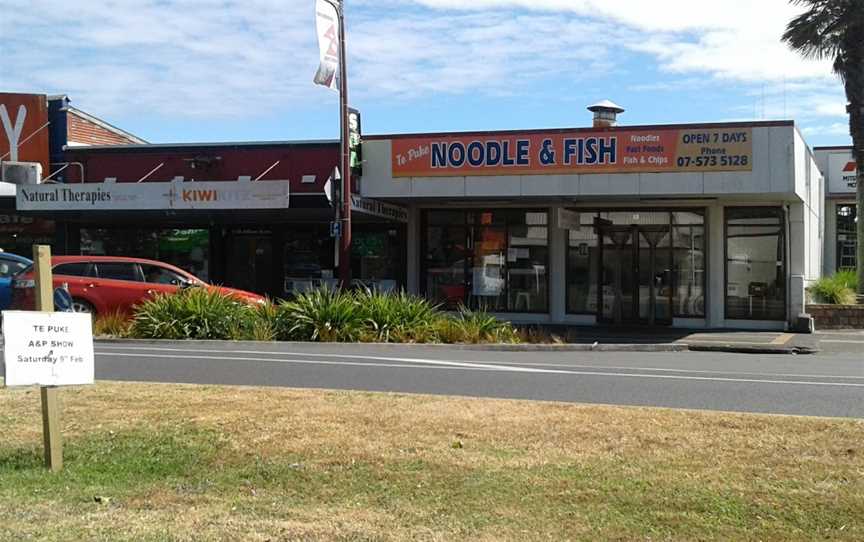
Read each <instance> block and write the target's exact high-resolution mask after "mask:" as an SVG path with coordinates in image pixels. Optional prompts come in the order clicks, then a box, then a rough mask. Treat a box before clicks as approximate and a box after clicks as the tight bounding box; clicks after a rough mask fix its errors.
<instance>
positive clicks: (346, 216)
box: [336, 0, 351, 288]
mask: <svg viewBox="0 0 864 542" xmlns="http://www.w3.org/2000/svg"><path fill="white" fill-rule="evenodd" d="M338 5H339V7H338V9H337V10H336V11H337V12H338V13H339V130H340V134H341V135H340V138H341V159H340V164H341V165H340V166H339V169H340V173H341V175H342V236H341V237H340V238H339V279H340V280H341V281H342V287H343V288H346V287H348V286H349V285H350V284H351V163H350V161H351V157H350V153H351V151H350V149H349V146H348V145H349V142H348V69H347V55H346V54H345V49H346V48H345V2H344V0H342V1H341V2H339V4H338Z"/></svg>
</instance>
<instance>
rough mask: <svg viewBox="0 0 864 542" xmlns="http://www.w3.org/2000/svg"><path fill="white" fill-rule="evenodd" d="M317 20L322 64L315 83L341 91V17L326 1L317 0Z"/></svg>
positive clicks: (316, 74)
mask: <svg viewBox="0 0 864 542" xmlns="http://www.w3.org/2000/svg"><path fill="white" fill-rule="evenodd" d="M315 20H316V24H317V27H318V49H319V50H320V54H321V63H320V65H319V66H318V72H317V73H315V79H314V81H315V83H316V84H318V85H321V86H323V87H327V88H329V89H331V90H336V91H338V90H339V16H338V14H337V13H336V8H335V7H333V5H332V4H330V3H329V2H327V1H326V0H316V2H315Z"/></svg>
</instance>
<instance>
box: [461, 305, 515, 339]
mask: <svg viewBox="0 0 864 542" xmlns="http://www.w3.org/2000/svg"><path fill="white" fill-rule="evenodd" d="M453 323H454V325H455V327H456V329H457V330H458V331H457V332H456V333H457V334H461V336H462V341H461V342H468V343H486V342H496V343H518V342H519V340H520V339H519V335H518V333H517V332H516V330H515V329H513V326H512V325H511V324H510V322H502V321H501V320H499V319H498V318H496V317H494V316H492V315H491V314H489V313H488V312H486V311H482V310H478V311H472V310H470V309H467V308H465V307H460V309H459V314H458V316H457V317H456V318H455V319H454V320H453Z"/></svg>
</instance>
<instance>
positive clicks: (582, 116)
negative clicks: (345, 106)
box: [0, 0, 850, 145]
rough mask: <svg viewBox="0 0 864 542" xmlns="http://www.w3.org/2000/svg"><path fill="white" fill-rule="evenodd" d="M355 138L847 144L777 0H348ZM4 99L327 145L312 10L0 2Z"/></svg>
mask: <svg viewBox="0 0 864 542" xmlns="http://www.w3.org/2000/svg"><path fill="white" fill-rule="evenodd" d="M346 1H347V8H346V13H347V18H348V25H347V27H348V41H347V44H348V49H349V55H348V56H349V84H350V89H349V96H350V99H351V103H352V105H353V106H355V107H358V108H359V109H360V110H361V111H362V113H363V124H364V126H363V129H364V132H365V133H405V132H430V131H457V130H493V129H520V128H547V127H549V128H551V127H575V126H585V125H589V124H590V113H588V112H587V111H586V110H585V106H587V105H589V104H590V103H593V102H596V101H599V100H602V99H611V100H613V101H615V102H617V103H619V104H620V105H622V106H624V107H625V108H626V109H627V112H626V113H625V114H624V115H623V116H622V117H621V123H622V124H657V123H682V122H713V121H731V120H761V119H781V118H791V119H794V120H796V121H797V122H798V123H799V124H800V127H801V129H802V131H803V132H804V134H805V137H806V139H807V140H808V142H809V143H810V144H811V145H845V144H849V141H850V139H849V136H848V124H847V119H846V116H845V99H844V96H843V92H842V86H841V84H840V82H839V80H837V78H836V77H835V76H833V75H832V74H831V70H830V63H829V62H816V61H804V60H802V59H800V58H799V57H798V56H796V55H795V54H794V53H792V52H790V51H788V50H787V49H786V48H785V46H784V45H782V44H781V43H779V36H780V34H781V33H782V31H783V28H784V26H785V24H786V22H787V21H788V20H789V19H790V18H791V17H793V16H794V15H795V14H796V12H797V11H796V10H797V8H794V7H792V6H790V5H789V4H788V2H786V0H723V1H720V0H713V1H710V2H709V1H704V0H660V1H656V2H646V1H644V0H472V1H471V2H466V1H465V0H398V1H397V0H346ZM0 14H2V18H0V91H22V92H39V93H48V94H59V93H63V94H67V95H69V97H70V98H71V100H72V103H73V105H75V106H76V107H78V108H80V109H83V110H85V111H87V112H89V113H91V114H94V115H96V116H99V117H101V118H104V119H105V120H107V121H109V122H111V123H113V124H115V125H117V126H120V127H122V128H124V129H126V130H129V131H130V132H133V133H135V134H136V135H139V136H140V137H143V138H144V139H147V140H148V141H151V142H191V141H254V140H292V139H321V138H336V137H338V123H337V95H336V94H335V93H334V92H332V91H329V90H327V89H325V88H323V87H318V86H315V85H314V84H313V83H312V76H313V75H314V73H315V69H316V68H317V63H318V49H317V42H316V36H315V25H314V2H313V0H221V1H220V0H114V1H111V0H107V1H98V2H97V1H90V0H77V1H76V2H74V6H70V4H69V2H68V1H66V0H62V1H61V0H0Z"/></svg>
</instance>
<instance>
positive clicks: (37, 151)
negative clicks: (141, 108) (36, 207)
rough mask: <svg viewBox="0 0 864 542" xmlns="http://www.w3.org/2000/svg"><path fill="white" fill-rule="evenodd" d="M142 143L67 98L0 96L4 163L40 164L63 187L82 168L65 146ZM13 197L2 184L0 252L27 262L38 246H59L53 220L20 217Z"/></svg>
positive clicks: (45, 175) (0, 145) (0, 153)
mask: <svg viewBox="0 0 864 542" xmlns="http://www.w3.org/2000/svg"><path fill="white" fill-rule="evenodd" d="M140 143H145V141H144V140H143V139H141V138H139V137H137V136H135V135H133V134H130V133H129V132H126V131H124V130H121V129H119V128H117V127H115V126H112V125H111V124H108V123H107V122H105V121H104V120H101V119H99V118H97V117H94V116H93V115H90V114H88V113H85V112H84V111H81V110H80V109H76V108H74V107H72V105H71V104H70V101H69V98H68V97H66V96H46V95H44V94H11V93H0V163H2V162H3V161H4V160H5V161H7V162H31V163H37V164H39V166H40V167H41V171H42V177H43V178H46V179H49V180H57V181H59V182H62V181H63V179H64V175H65V174H67V170H69V169H70V168H72V169H73V170H74V169H78V168H79V167H80V164H78V163H70V162H68V161H67V160H66V156H65V148H66V147H67V146H71V147H86V146H90V145H131V144H140ZM55 172H56V174H54V173H55ZM52 174H53V175H52ZM15 194H16V187H15V185H13V184H10V183H6V182H0V249H3V250H4V251H6V252H11V253H13V254H19V255H22V256H26V257H29V256H30V255H31V254H32V246H33V245H34V244H48V245H55V241H56V234H57V231H56V229H55V223H54V220H53V219H52V217H50V216H45V217H36V216H28V215H22V214H19V213H18V212H16V209H15Z"/></svg>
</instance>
